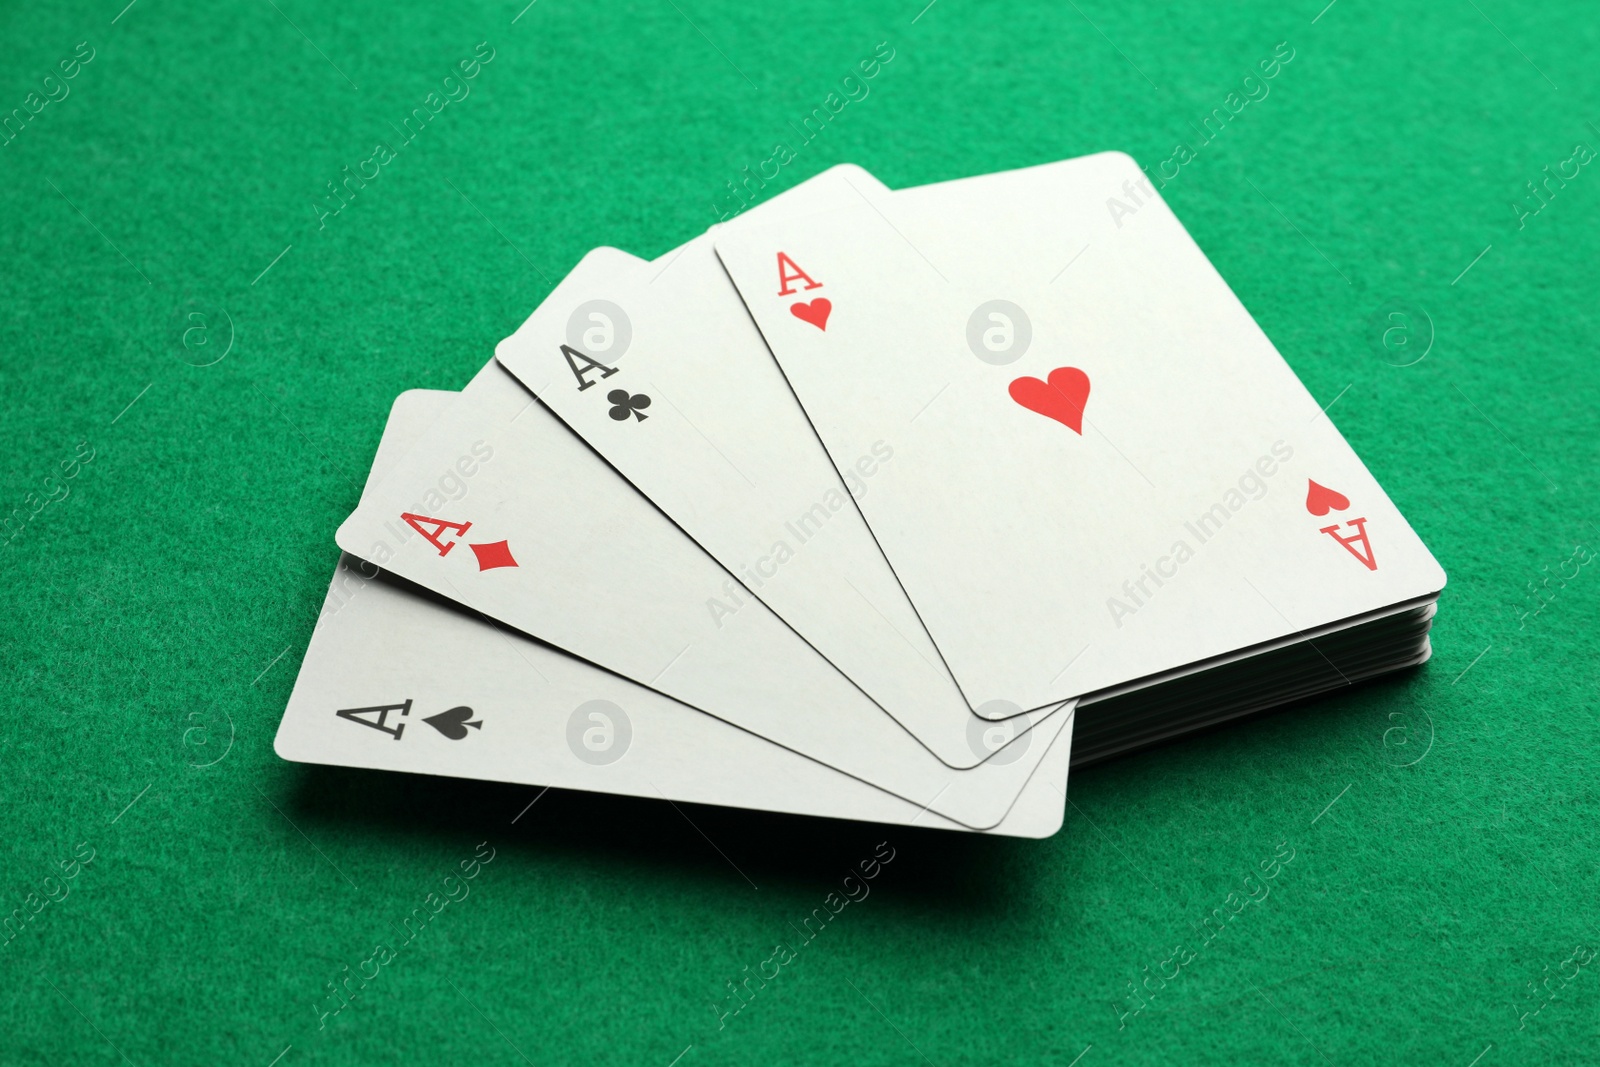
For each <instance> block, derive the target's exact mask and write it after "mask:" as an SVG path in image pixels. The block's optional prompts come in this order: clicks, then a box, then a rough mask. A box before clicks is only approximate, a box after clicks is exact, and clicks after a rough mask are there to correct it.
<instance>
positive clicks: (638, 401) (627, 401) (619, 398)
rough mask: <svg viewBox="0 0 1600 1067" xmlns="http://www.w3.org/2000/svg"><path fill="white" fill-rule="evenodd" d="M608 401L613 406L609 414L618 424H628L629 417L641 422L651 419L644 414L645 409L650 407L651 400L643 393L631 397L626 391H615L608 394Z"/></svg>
mask: <svg viewBox="0 0 1600 1067" xmlns="http://www.w3.org/2000/svg"><path fill="white" fill-rule="evenodd" d="M606 399H607V400H609V401H611V404H612V407H611V410H610V411H609V412H607V414H609V415H610V416H611V417H612V418H613V419H616V420H617V421H618V422H626V421H627V420H628V416H629V415H632V416H633V417H634V418H636V419H638V420H639V421H640V422H643V421H644V420H645V419H648V418H649V417H650V416H649V415H646V414H645V413H644V409H645V408H647V407H649V406H650V398H649V397H647V396H645V395H644V394H643V393H634V394H632V395H631V396H630V395H629V393H628V391H627V390H626V389H613V390H611V392H609V393H607V394H606Z"/></svg>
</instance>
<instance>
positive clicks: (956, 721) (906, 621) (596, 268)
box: [496, 168, 1022, 767]
mask: <svg viewBox="0 0 1600 1067" xmlns="http://www.w3.org/2000/svg"><path fill="white" fill-rule="evenodd" d="M845 169H846V168H835V171H830V172H828V173H827V174H824V175H821V176H819V177H818V178H815V179H812V181H810V182H807V183H806V184H805V185H803V186H800V187H799V188H797V189H795V190H793V191H791V192H790V193H788V194H786V196H785V198H784V199H783V200H782V201H780V203H781V204H793V203H794V202H796V200H797V198H803V200H804V202H805V203H806V204H807V205H816V204H818V203H819V202H821V203H822V204H823V205H824V206H825V204H826V201H827V200H829V199H831V200H833V201H834V202H845V201H846V200H848V201H850V202H859V196H858V194H857V192H856V191H855V189H854V188H852V187H851V184H853V183H860V182H861V180H862V176H861V175H857V174H852V175H849V176H848V177H847V176H846V175H844V174H841V173H839V172H840V171H843V170H845ZM851 169H852V170H853V169H854V168H851ZM772 206H774V205H764V206H763V208H764V209H765V208H770V207H772ZM618 268H619V264H618V262H617V259H616V256H615V255H614V254H605V250H602V251H601V253H597V254H596V255H595V256H593V257H590V259H586V260H585V261H584V262H583V263H580V264H579V265H578V267H577V268H576V269H575V270H574V271H573V274H572V275H571V276H570V277H569V279H568V283H569V285H568V286H567V288H570V294H564V296H563V299H560V300H557V299H550V300H547V301H546V302H545V303H544V304H543V305H542V306H541V307H540V308H539V310H538V311H537V312H535V313H534V315H533V316H532V317H531V318H529V320H528V321H527V322H526V323H525V324H524V325H523V326H522V327H521V328H520V329H519V330H518V331H517V332H516V334H515V335H514V336H512V337H510V338H508V339H507V340H506V341H504V342H502V343H501V344H500V346H499V348H498V349H497V351H496V356H497V358H498V359H499V361H500V363H501V364H502V365H503V366H504V367H505V368H506V369H507V370H510V371H511V372H512V373H513V374H515V375H517V377H518V378H519V379H520V380H521V381H522V383H523V384H524V385H526V386H528V387H529V388H530V389H532V390H533V392H534V393H536V394H537V395H538V396H539V398H540V399H541V400H542V401H543V402H544V404H546V405H547V406H548V407H549V408H551V409H552V410H553V411H554V412H555V413H556V414H557V415H558V416H560V417H561V418H562V419H563V420H564V421H565V422H566V423H567V425H568V426H569V427H571V428H572V429H573V430H574V431H575V432H577V433H579V434H580V435H581V436H582V437H583V438H584V439H585V440H586V441H587V442H588V443H589V444H590V445H591V446H592V447H593V448H594V449H595V450H596V451H597V452H599V453H600V454H601V455H602V456H603V457H605V459H606V460H608V461H609V462H610V463H611V464H612V465H613V466H614V467H616V468H617V470H618V472H619V473H621V474H622V475H623V476H624V477H625V478H627V479H628V480H629V481H630V482H631V483H632V484H633V485H634V486H635V487H636V488H637V489H639V490H640V491H641V492H642V493H643V494H644V495H645V496H646V497H648V498H650V500H651V501H653V502H654V503H655V504H656V506H657V507H659V508H660V509H661V510H662V511H663V512H664V513H665V514H666V515H667V516H668V517H669V518H671V519H672V520H673V521H674V522H675V523H677V525H678V526H679V527H680V528H682V529H683V530H684V532H685V533H687V534H689V535H690V536H691V537H693V538H694V539H695V540H696V541H697V542H699V544H700V545H701V546H702V547H704V548H705V549H706V550H707V551H708V552H710V553H711V554H712V555H713V556H714V557H716V558H717V560H718V561H719V562H721V563H722V565H723V566H724V567H725V568H727V569H728V570H730V571H732V572H733V573H734V574H735V575H737V576H738V577H739V578H740V579H741V580H742V581H743V583H744V586H745V589H746V590H748V591H749V593H746V592H745V591H743V590H741V591H740V592H739V595H738V596H727V597H721V598H719V599H718V600H717V601H716V602H714V604H713V606H712V608H711V610H713V611H716V612H718V613H720V614H725V615H732V614H733V613H734V612H735V611H737V610H738V606H739V602H740V600H741V599H742V598H743V597H744V596H747V595H749V594H750V593H753V594H754V596H755V597H756V598H758V599H760V600H761V601H762V602H763V603H764V604H766V605H767V606H768V607H769V608H771V609H772V610H773V612H774V613H776V614H777V615H778V616H779V617H780V618H782V619H783V620H784V621H785V622H786V623H788V624H789V625H790V626H791V627H793V628H794V629H795V630H796V631H797V632H798V633H799V634H800V635H801V636H802V637H804V638H805V639H806V641H807V642H809V643H810V644H811V646H812V647H813V648H815V649H816V650H817V651H818V652H820V653H821V654H822V655H823V656H824V657H826V658H827V659H828V660H829V661H830V662H832V663H833V664H834V665H835V666H836V667H838V668H839V669H840V670H841V671H843V672H844V673H845V674H846V675H847V676H848V677H849V678H850V679H851V680H852V681H853V682H855V683H856V684H857V685H858V686H860V687H861V689H862V690H863V691H865V692H866V694H867V695H868V696H870V697H871V698H872V699H873V700H874V702H876V703H877V704H878V706H879V707H881V708H883V709H884V710H885V711H886V712H888V713H889V714H890V715H891V716H893V717H894V719H895V720H896V721H898V722H899V723H901V724H902V725H903V726H904V727H905V728H906V729H907V730H909V731H910V732H911V733H912V734H914V735H915V736H916V737H917V738H918V739H920V740H921V741H922V742H923V743H924V744H926V745H927V746H928V747H929V749H930V750H932V751H933V752H934V753H935V754H936V755H938V756H939V758H940V759H941V760H943V761H944V762H946V763H948V764H950V765H951V766H955V767H970V766H974V765H976V764H977V763H979V762H981V758H980V754H979V753H975V752H974V751H973V748H972V746H971V743H970V741H969V737H968V733H969V730H970V729H972V728H974V726H975V724H974V716H973V712H972V709H970V708H969V707H968V706H967V703H966V701H965V699H964V698H963V697H962V695H961V692H960V690H959V689H958V688H957V687H956V685H955V682H954V680H953V679H952V678H951V677H950V674H949V671H948V670H947V669H946V668H945V667H944V666H943V664H942V663H941V661H940V659H939V653H938V650H937V649H936V648H935V647H934V645H933V642H932V641H931V640H930V639H929V637H928V635H927V632H926V631H925V630H924V629H923V627H922V624H921V621H920V620H919V619H918V618H917V615H916V612H915V611H914V610H913V609H912V607H911V604H910V602H909V601H908V600H907V599H906V597H905V594H904V592H903V591H902V590H901V589H900V586H899V583H898V582H897V581H896V580H895V577H894V573H893V571H891V570H890V568H889V565H888V563H887V561H885V560H884V558H883V556H882V554H881V553H880V552H879V550H878V547H877V544H876V542H875V541H874V540H873V538H872V533H871V531H870V530H869V529H868V528H867V526H866V523H865V522H864V521H863V520H862V518H861V515H860V513H859V512H858V511H857V510H856V508H855V507H854V506H852V504H851V503H850V498H851V497H852V496H856V497H860V496H864V495H867V494H869V493H870V492H871V491H872V486H873V483H874V480H875V477H876V475H877V474H878V472H879V470H880V469H882V468H883V467H884V466H886V465H889V464H892V463H893V461H894V446H893V444H892V442H889V441H886V440H878V441H874V442H872V444H871V446H870V448H869V449H868V450H867V451H866V452H864V453H863V454H862V455H860V456H858V457H856V458H855V459H854V461H853V462H852V463H851V464H850V465H849V466H847V467H845V468H844V471H843V473H844V475H845V477H844V478H843V479H841V477H840V473H839V472H836V471H835V470H834V468H833V465H832V463H831V462H830V461H829V459H828V455H827V453H826V452H825V451H824V450H823V448H822V446H821V444H820V443H819V442H818V441H817V438H816V435H815V434H814V433H813V432H812V430H811V428H810V426H809V425H808V424H807V422H806V419H805V414H804V412H803V411H801V409H800V407H799V405H798V404H797V403H796V402H795V400H794V397H793V395H792V394H791V392H790V391H789V387H788V386H787V385H786V384H785V382H784V380H783V376H782V374H781V373H780V372H779V370H778V368H777V366H776V364H774V363H773V362H772V359H771V357H770V356H769V355H768V353H767V349H766V346H765V344H764V343H763V342H762V340H761V335H760V334H759V333H758V332H757V331H756V329H755V326H754V324H753V323H752V322H751V321H750V317H749V314H748V313H747V312H746V311H745V307H744V304H743V302H742V301H741V300H740V299H739V295H738V293H737V292H736V291H735V290H734V288H733V286H732V284H731V283H730V282H729V281H728V277H727V274H726V273H725V272H724V271H723V270H722V267H721V265H720V264H719V263H718V262H717V258H716V254H715V252H714V251H713V249H712V246H711V241H710V237H709V235H707V236H706V237H702V238H698V239H696V240H694V241H691V242H690V243H689V244H688V245H686V246H684V247H683V248H680V249H678V250H676V251H674V252H672V253H669V254H668V255H665V256H663V257H661V259H660V260H658V261H657V262H655V263H651V264H647V265H644V266H642V267H631V268H623V269H618ZM624 398H627V399H628V400H629V401H630V402H631V403H632V404H642V401H643V399H645V398H648V400H649V404H648V405H647V406H640V407H636V408H630V409H629V410H623V408H622V405H621V404H620V403H619V401H621V400H622V399H624ZM619 411H620V412H621V413H622V415H623V418H621V419H618V418H615V417H614V416H615V414H616V413H618V412H619ZM983 710H984V712H985V714H984V716H983V717H984V718H985V719H1002V718H1008V717H1010V716H1012V715H1017V714H1019V713H1020V712H1021V711H1022V709H1020V708H1016V707H1004V706H1001V707H993V706H991V707H988V708H985V709H983ZM982 755H983V756H986V755H987V753H986V752H984V753H982Z"/></svg>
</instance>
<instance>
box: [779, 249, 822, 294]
mask: <svg viewBox="0 0 1600 1067" xmlns="http://www.w3.org/2000/svg"><path fill="white" fill-rule="evenodd" d="M785 265H787V269H785ZM796 278H804V279H805V280H806V288H807V289H821V288H822V283H821V282H814V281H812V280H811V275H809V274H807V273H806V272H805V271H803V270H801V269H800V267H799V265H798V264H797V263H795V261H794V260H792V259H790V258H789V253H787V252H779V253H778V295H779V296H788V295H790V294H791V293H793V292H795V290H794V289H791V288H789V284H790V283H791V282H793V281H794V280H795V279H796Z"/></svg>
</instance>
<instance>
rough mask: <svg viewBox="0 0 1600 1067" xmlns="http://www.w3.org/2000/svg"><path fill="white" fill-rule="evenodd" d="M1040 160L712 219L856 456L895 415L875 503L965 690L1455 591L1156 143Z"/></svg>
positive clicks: (760, 311) (1010, 686)
mask: <svg viewBox="0 0 1600 1067" xmlns="http://www.w3.org/2000/svg"><path fill="white" fill-rule="evenodd" d="M1035 171H1036V172H1048V173H1032V172H1015V173H1013V174H1009V175H1007V174H1000V175H989V176H986V177H983V178H973V179H967V180H964V181H963V182H961V183H951V185H952V188H951V189H950V190H944V191H939V190H937V188H936V187H935V188H933V189H927V190H920V191H914V192H913V193H911V194H907V195H905V196H904V197H903V198H902V195H901V194H892V195H889V196H887V197H882V198H877V199H875V200H874V202H871V203H863V204H861V205H857V206H854V207H845V208H836V209H832V210H828V211H825V212H820V213H817V214H814V215H811V216H809V217H807V218H805V219H803V220H798V221H785V220H782V219H779V220H775V221H774V220H759V219H752V220H750V221H749V222H748V223H746V222H743V221H738V222H734V223H731V224H729V225H728V226H726V227H724V228H723V229H722V231H721V232H720V233H719V235H718V237H717V238H716V248H717V251H718V254H719V256H720V257H721V259H722V261H723V263H724V265H725V266H726V268H727V270H728V272H729V274H730V276H731V277H732V279H733V281H734V283H735V284H736V285H737V286H738V288H739V290H740V293H741V295H742V296H743V297H744V300H745V303H746V305H747V306H748V308H749V309H750V312H751V314H752V316H753V317H754V318H755V320H756V323H757V325H758V326H759V327H760V329H761V331H762V333H763V335H764V337H765V339H766V341H767V343H768V345H769V347H770V348H771V350H772V352H773V354H774V356H775V357H776V359H777V361H778V363H779V365H780V366H781V368H782V370H783V372H784V374H785V376H786V379H787V381H788V382H789V384H790V386H791V387H792V388H793V390H794V392H795V394H796V396H797V397H798V398H799V400H800V402H801V403H802V405H803V406H804V408H805V410H806V413H807V415H808V417H809V418H810V421H811V423H812V425H813V426H814V428H815V430H816V432H817V434H818V436H819V437H820V439H821V440H822V442H823V444H824V445H825V446H826V448H827V450H828V452H829V454H830V456H831V457H832V459H833V461H834V464H835V466H836V467H838V468H841V469H842V468H844V467H846V466H847V465H848V464H850V463H851V462H853V460H854V458H855V457H856V456H857V455H859V454H860V452H861V450H862V449H863V448H864V447H866V448H870V446H871V443H872V442H874V441H877V440H880V439H881V440H892V441H894V442H895V458H894V462H893V463H892V464H888V465H885V467H884V468H883V470H882V472H881V473H880V475H879V476H878V477H877V478H876V479H875V481H874V484H873V486H872V491H871V492H870V493H868V494H866V495H864V496H862V497H860V498H859V499H857V500H856V501H855V503H856V504H857V505H858V506H859V508H860V509H861V511H862V513H863V515H864V516H865V518H866V519H867V522H868V524H869V526H870V527H871V529H872V532H873V534H874V535H875V536H876V538H877V539H878V541H879V543H880V545H881V546H882V548H883V550H884V553H885V555H886V556H887V558H888V560H889V562H890V564H891V565H892V566H893V568H894V570H895V573H896V575H897V576H898V578H899V579H900V581H901V583H902V585H903V586H904V588H905V590H906V592H907V593H908V594H909V596H910V598H911V601H912V603H913V604H914V605H915V606H916V608H917V611H918V613H919V615H920V616H921V617H922V619H923V621H924V622H925V623H926V624H927V628H928V631H929V633H930V634H931V635H932V638H933V640H934V643H935V644H936V645H937V646H938V648H939V650H940V652H941V653H942V654H943V657H944V659H945V661H946V662H947V663H948V664H949V666H950V669H951V671H952V673H953V674H954V675H955V677H956V679H957V681H958V682H959V683H960V684H961V686H962V688H963V690H964V692H965V694H966V696H967V698H968V700H969V701H971V702H973V703H974V704H981V703H982V702H984V701H986V700H992V699H1003V700H1007V701H1010V702H1011V703H1014V704H1016V705H1018V706H1021V707H1024V708H1036V707H1041V706H1046V705H1049V704H1051V703H1052V702H1055V701H1058V700H1061V699H1064V698H1066V697H1068V696H1071V695H1076V694H1084V693H1089V692H1093V691H1095V690H1098V689H1102V688H1105V687H1108V686H1112V685H1118V684H1122V683H1124V682H1128V681H1130V680H1134V679H1139V678H1146V677H1148V676H1151V675H1156V674H1159V673H1160V672H1163V671H1167V670H1171V669H1174V668H1177V667H1180V666H1182V665H1184V664H1188V663H1193V662H1195V661H1198V660H1203V659H1206V658H1208V657H1212V656H1215V655H1218V654H1221V653H1224V652H1227V651H1229V650H1232V649H1238V648H1244V647H1248V646H1252V645H1256V644H1259V643H1262V642H1265V641H1270V640H1273V639H1276V638H1280V637H1285V636H1289V635H1293V634H1295V633H1297V632H1299V631H1301V630H1304V629H1305V628H1307V627H1310V626H1317V625H1323V624H1326V623H1329V622H1333V621H1336V620H1339V619H1343V618H1347V617H1353V616H1357V615H1360V614H1362V613H1365V612H1369V611H1372V610H1375V609H1377V608H1380V607H1383V606H1386V605H1390V604H1395V603H1399V602H1402V601H1407V600H1411V599H1415V598H1418V597H1424V596H1427V595H1431V594H1435V593H1437V592H1438V590H1439V589H1440V588H1442V586H1443V584H1444V574H1443V572H1442V570H1440V568H1439V566H1438V564H1437V563H1436V562H1435V561H1434V560H1433V558H1432V556H1431V555H1430V554H1429V553H1428V551H1427V549H1426V547H1425V546H1423V544H1422V543H1421V541H1420V540H1419V539H1418V538H1417V536H1416V535H1415V533H1414V532H1413V531H1412V530H1411V528H1410V526H1409V525H1408V524H1407V523H1406V522H1405V519H1404V518H1403V517H1402V516H1401V515H1400V514H1399V512H1398V510H1397V509H1396V508H1395V507H1394V505H1393V503H1392V502H1391V501H1390V500H1389V499H1388V498H1387V496H1386V495H1385V494H1384V493H1383V490H1382V489H1381V487H1379V486H1378V484H1377V482H1376V480H1375V479H1373V478H1372V476H1371V474H1370V473H1369V472H1368V471H1367V470H1366V468H1365V467H1364V466H1363V465H1362V464H1361V462H1360V460H1359V459H1358V458H1357V457H1356V456H1355V455H1354V453H1353V452H1352V451H1351V449H1350V448H1349V446H1348V445H1347V444H1346V443H1345V441H1344V440H1343V439H1342V438H1341V437H1340V435H1339V434H1338V431H1337V430H1335V429H1334V427H1333V425H1332V422H1331V420H1330V419H1329V418H1328V417H1327V416H1326V415H1324V414H1323V413H1322V411H1321V410H1320V408H1319V406H1318V405H1317V403H1316V402H1315V401H1314V400H1313V399H1312V398H1311V397H1310V396H1309V394H1308V393H1307V392H1306V390H1305V389H1304V387H1303V386H1301V385H1300V383H1299V381H1298V380H1297V379H1296V378H1295V377H1294V375H1293V373H1292V372H1291V371H1290V370H1289V368H1288V366H1287V365H1286V364H1285V363H1284V362H1283V360H1282V357H1281V356H1280V355H1279V354H1278V353H1277V351H1276V350H1275V349H1274V348H1273V346H1272V344H1271V342H1270V341H1269V340H1268V339H1267V338H1266V336H1265V335H1264V334H1263V333H1262V332H1261V330H1260V329H1259V327H1258V326H1257V325H1256V324H1255V322H1254V320H1252V319H1251V318H1250V315H1249V313H1248V312H1247V311H1246V310H1245V309H1244V308H1243V306H1242V305H1241V304H1240V303H1239V301H1238V300H1237V298H1236V297H1235V296H1234V295H1233V293H1232V292H1231V291H1230V290H1229V289H1228V287H1227V285H1226V283H1224V282H1223V280H1222V278H1221V277H1220V276H1219V275H1218V274H1217V272H1216V270H1215V269H1214V268H1213V267H1212V266H1211V264H1210V263H1209V262H1208V261H1207V260H1206V258H1205V256H1204V255H1203V254H1202V253H1201V252H1200V250H1199V249H1198V248H1197V247H1196V246H1195V244H1194V242H1193V241H1192V240H1191V239H1190V238H1189V236H1188V234H1187V233H1186V232H1185V231H1184V229H1183V227H1182V225H1181V224H1179V222H1178V221H1177V219H1176V218H1175V217H1174V216H1173V215H1172V214H1171V212H1170V211H1169V210H1168V209H1167V207H1166V205H1165V204H1164V203H1163V202H1162V201H1161V199H1160V198H1159V196H1157V195H1156V194H1155V193H1154V191H1153V190H1151V189H1149V186H1148V183H1147V182H1145V180H1144V177H1143V174H1142V173H1141V172H1140V171H1139V169H1138V167H1137V166H1136V165H1135V164H1134V163H1133V161H1132V160H1130V159H1128V157H1126V156H1123V155H1120V154H1117V153H1106V154H1103V155H1100V156H1092V157H1088V158H1086V159H1083V160H1075V161H1069V163H1066V164H1058V165H1055V166H1054V167H1053V168H1036V169H1035ZM1064 176H1065V177H1064ZM1125 186H1127V187H1133V188H1137V189H1139V190H1140V192H1141V200H1140V203H1139V206H1138V209H1137V212H1136V213H1134V214H1132V215H1131V217H1129V216H1128V215H1125V214H1123V213H1121V212H1117V211H1112V210H1108V209H1107V203H1108V200H1109V199H1110V198H1113V197H1120V196H1123V195H1125V193H1124V191H1123V190H1124V187H1125ZM1030 220H1031V221H1030ZM1030 227H1031V228H1032V229H1034V230H1036V231H1039V232H1042V233H1045V234H1047V235H1056V236H1057V238H1058V239H1059V238H1064V239H1065V243H1064V244H1060V245H1059V246H1057V247H1053V248H1052V249H1051V250H1050V251H1049V252H1046V251H1045V250H1044V249H1045V243H1044V241H1043V239H1041V238H1039V237H1037V236H1030V235H1029V233H1028V231H1029V229H1030ZM930 250H931V251H930ZM999 261H1009V265H1008V266H1004V267H996V268H994V269H993V270H991V269H990V265H991V264H994V263H996V262H999ZM974 264H977V266H976V267H975V266H974ZM1054 264H1061V266H1060V267H1055V266H1054ZM1046 266H1048V267H1049V270H1048V271H1047V270H1046V269H1045V268H1046ZM990 275H992V276H993V277H994V278H997V279H1000V281H998V282H995V283H991V284H987V285H985V286H984V287H983V288H978V287H976V286H975V285H974V284H971V283H973V282H974V280H975V279H977V278H981V277H986V276H990Z"/></svg>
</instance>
